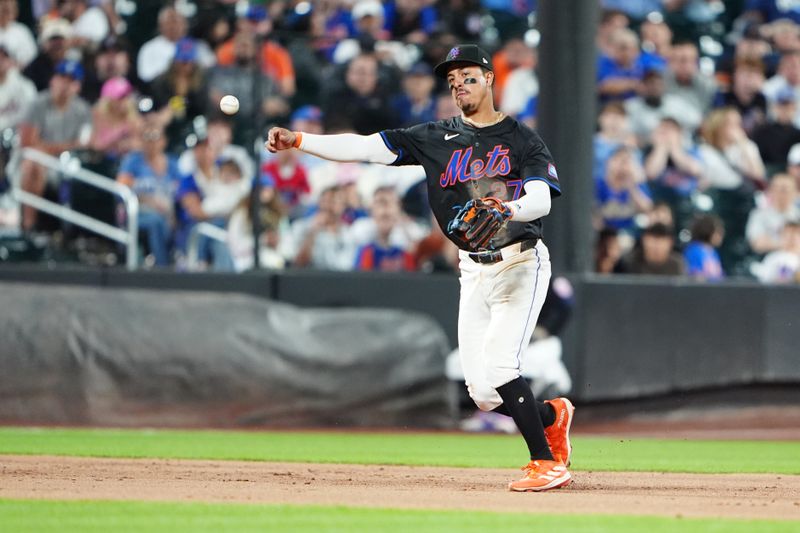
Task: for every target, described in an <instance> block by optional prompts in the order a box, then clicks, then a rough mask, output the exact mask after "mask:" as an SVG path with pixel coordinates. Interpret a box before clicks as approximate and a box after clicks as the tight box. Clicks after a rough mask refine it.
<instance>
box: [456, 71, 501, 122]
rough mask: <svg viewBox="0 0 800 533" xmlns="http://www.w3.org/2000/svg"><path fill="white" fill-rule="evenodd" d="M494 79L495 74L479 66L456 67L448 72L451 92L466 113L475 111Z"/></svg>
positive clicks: (459, 106)
mask: <svg viewBox="0 0 800 533" xmlns="http://www.w3.org/2000/svg"><path fill="white" fill-rule="evenodd" d="M493 81H494V74H493V73H491V72H486V73H484V72H483V69H481V68H480V67H478V66H463V67H455V68H453V69H451V70H450V72H448V73H447V85H448V86H449V87H450V94H452V95H453V100H454V101H455V103H456V105H457V106H458V108H459V109H461V111H462V112H463V113H465V114H471V113H473V112H475V111H476V110H477V109H478V107H479V106H480V103H481V102H482V101H483V99H484V98H485V97H486V94H487V92H488V90H489V87H491V85H492V82H493Z"/></svg>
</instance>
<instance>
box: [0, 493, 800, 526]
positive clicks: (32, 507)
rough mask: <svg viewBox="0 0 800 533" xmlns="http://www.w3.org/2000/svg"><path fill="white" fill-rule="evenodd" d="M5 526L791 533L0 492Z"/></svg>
mask: <svg viewBox="0 0 800 533" xmlns="http://www.w3.org/2000/svg"><path fill="white" fill-rule="evenodd" d="M0 527H2V528H3V530H4V531H14V532H17V531H20V532H22V531H26V532H27V531H65V532H67V531H69V532H71V531H75V532H86V533H89V532H95V531H96V532H98V533H99V532H103V533H105V532H109V531H114V532H118V533H119V532H127V531H130V532H137V533H138V532H150V531H168V532H170V533H183V532H187V533H189V532H192V533H195V532H206V531H208V532H217V531H280V532H283V531H286V532H300V533H303V532H319V531H325V532H337V533H338V532H341V533H352V532H358V531H376V532H381V533H394V532H398V533H400V532H408V531H414V532H415V533H422V532H426V531H442V532H448V531H456V532H459V533H460V532H465V533H472V532H474V533H489V532H495V531H496V532H502V533H506V532H508V533H515V532H520V533H522V532H526V533H530V532H539V531H552V530H558V531H564V532H569V533H584V532H586V533H589V532H592V533H606V532H607V533H624V532H628V531H630V532H640V531H647V532H648V533H662V532H674V531H680V532H681V533H713V532H726V533H728V532H730V533H753V532H759V531H763V532H769V533H789V532H793V533H796V532H797V531H798V524H796V523H791V522H786V521H783V522H780V521H769V520H763V521H752V520H710V519H686V518H683V519H674V518H660V517H649V516H648V517H642V516H599V515H588V516H587V515H577V516H565V515H561V516H551V515H536V516H531V515H530V514H521V513H519V514H513V513H488V512H468V513H465V512H455V511H417V510H408V509H404V510H396V509H360V508H347V507H321V506H290V505H238V504H199V503H196V504H185V503H181V504H172V503H149V502H98V501H94V502H44V501H19V500H11V501H8V500H0Z"/></svg>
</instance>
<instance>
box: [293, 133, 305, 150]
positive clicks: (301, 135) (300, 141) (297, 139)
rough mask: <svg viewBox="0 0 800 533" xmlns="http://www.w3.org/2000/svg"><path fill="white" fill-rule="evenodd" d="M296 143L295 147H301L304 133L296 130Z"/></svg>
mask: <svg viewBox="0 0 800 533" xmlns="http://www.w3.org/2000/svg"><path fill="white" fill-rule="evenodd" d="M292 133H294V143H293V144H292V146H293V147H295V148H300V144H301V143H302V142H303V134H302V133H301V132H299V131H294V132H292Z"/></svg>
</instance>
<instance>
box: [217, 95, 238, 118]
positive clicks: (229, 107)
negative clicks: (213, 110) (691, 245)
mask: <svg viewBox="0 0 800 533" xmlns="http://www.w3.org/2000/svg"><path fill="white" fill-rule="evenodd" d="M219 108H220V109H221V110H222V112H223V113H225V114H226V115H233V114H234V113H236V112H237V111H239V99H238V98H236V97H235V96H233V95H232V94H226V95H225V96H223V97H222V100H220V101H219Z"/></svg>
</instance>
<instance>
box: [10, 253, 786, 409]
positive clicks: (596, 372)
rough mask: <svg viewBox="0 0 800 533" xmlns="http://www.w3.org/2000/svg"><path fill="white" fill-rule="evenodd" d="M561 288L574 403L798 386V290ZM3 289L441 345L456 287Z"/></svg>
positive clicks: (171, 278)
mask: <svg viewBox="0 0 800 533" xmlns="http://www.w3.org/2000/svg"><path fill="white" fill-rule="evenodd" d="M571 280H572V282H573V285H574V287H575V290H576V305H575V311H574V313H573V317H572V320H571V323H570V324H569V326H568V327H567V330H566V331H565V333H564V345H565V354H564V360H565V363H566V365H567V368H568V369H569V370H570V373H571V374H572V376H573V381H574V391H573V396H574V397H575V398H576V399H578V400H582V401H602V400H615V399H625V398H633V397H640V396H653V395H660V394H669V393H672V392H678V391H689V390H698V389H707V388H714V387H724V386H728V385H746V384H770V383H793V382H800V349H798V347H797V342H796V339H797V332H798V331H800V329H798V321H800V287H794V286H788V287H779V286H764V285H759V284H755V283H749V282H727V283H725V284H705V283H697V282H693V281H691V280H678V279H668V278H662V279H659V278H637V277H612V278H609V277H599V276H593V275H588V276H583V277H572V278H571ZM14 281H27V282H34V283H38V284H47V283H49V284H56V285H61V284H67V285H84V286H92V287H104V288H107V289H108V288H124V287H126V288H147V289H155V290H166V289H169V290H181V291H198V290H202V291H214V292H235V293H242V294H249V295H253V296H258V297H262V298H271V299H272V300H275V301H279V302H283V303H288V304H294V305H298V306H300V307H312V306H313V307H323V308H336V309H339V308H346V307H356V308H364V307H366V308H390V309H395V310H404V311H412V312H421V313H424V314H427V315H428V316H429V317H431V318H432V319H433V320H434V321H435V322H436V323H438V325H439V326H441V328H442V329H443V331H444V333H445V334H446V338H447V339H448V340H449V345H450V346H451V347H452V346H454V345H455V339H456V320H457V309H456V307H457V301H458V281H457V279H456V278H455V277H453V276H448V275H431V276H427V275H413V274H408V275H397V274H392V275H385V274H376V273H330V272H314V271H308V270H304V271H292V272H285V273H284V272H280V273H267V272H264V273H251V274H245V275H226V274H187V273H171V272H163V273H161V272H136V273H128V272H125V271H122V270H108V269H95V270H92V269H89V270H52V271H51V270H46V269H39V270H37V269H31V268H20V267H4V268H0V291H3V284H5V283H13V282H14ZM222 301H224V300H222ZM329 310H330V309H329ZM337 312H338V311H337Z"/></svg>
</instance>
